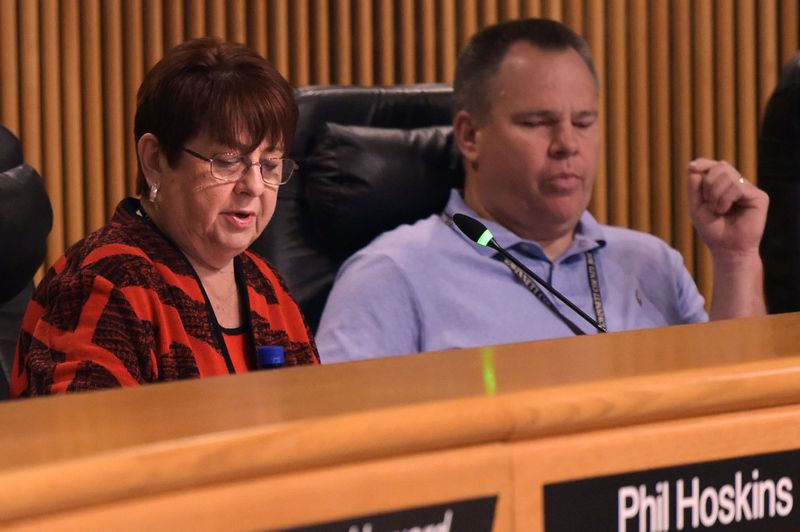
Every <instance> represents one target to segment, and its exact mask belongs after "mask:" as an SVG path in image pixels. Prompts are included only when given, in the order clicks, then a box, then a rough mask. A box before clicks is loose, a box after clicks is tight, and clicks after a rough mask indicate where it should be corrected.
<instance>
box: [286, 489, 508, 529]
mask: <svg viewBox="0 0 800 532" xmlns="http://www.w3.org/2000/svg"><path fill="white" fill-rule="evenodd" d="M496 506H497V496H494V497H483V498H480V499H467V500H462V501H453V502H448V503H444V504H435V505H432V506H419V507H416V508H407V509H405V510H398V511H394V512H386V513H380V514H374V515H363V516H359V517H353V518H351V519H344V520H342V521H335V522H327V523H318V524H315V525H309V526H304V527H299V528H290V529H285V530H287V532H311V531H314V532H395V531H397V530H418V531H420V532H422V531H425V532H484V531H485V532H491V530H492V524H493V523H494V512H495V507H496Z"/></svg>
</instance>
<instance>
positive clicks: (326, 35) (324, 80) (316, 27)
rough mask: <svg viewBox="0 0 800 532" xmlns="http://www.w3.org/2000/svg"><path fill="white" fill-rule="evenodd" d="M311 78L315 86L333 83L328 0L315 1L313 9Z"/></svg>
mask: <svg viewBox="0 0 800 532" xmlns="http://www.w3.org/2000/svg"><path fill="white" fill-rule="evenodd" d="M311 19H312V25H313V33H312V34H311V41H312V45H311V76H312V81H311V82H312V83H313V84H315V85H327V84H329V83H331V48H333V45H332V43H331V37H330V26H329V24H330V10H329V9H328V0H313V2H312V7H311Z"/></svg>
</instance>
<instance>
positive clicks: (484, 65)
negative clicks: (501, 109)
mask: <svg viewBox="0 0 800 532" xmlns="http://www.w3.org/2000/svg"><path fill="white" fill-rule="evenodd" d="M518 42H527V43H529V44H531V45H532V46H535V47H536V48H540V49H542V50H554V51H559V50H568V49H570V48H571V49H573V50H575V51H576V52H578V55H580V56H581V58H582V59H583V61H584V62H585V63H586V66H587V67H588V68H589V71H590V72H591V73H592V77H593V78H594V79H595V83H596V82H597V73H596V71H595V68H594V62H593V61H592V54H591V52H590V51H589V45H588V44H586V41H585V40H583V38H582V37H581V36H580V35H578V34H577V33H575V32H574V31H572V30H571V29H570V28H568V27H567V26H565V25H564V24H562V23H560V22H557V21H555V20H548V19H539V18H530V19H522V20H512V21H508V22H502V23H500V24H496V25H494V26H489V27H487V28H484V29H482V30H481V31H479V32H478V33H476V34H475V35H473V36H472V38H471V39H470V40H469V42H468V43H467V45H466V46H465V47H464V49H463V50H462V51H461V53H460V54H459V56H458V62H457V63H456V77H455V83H454V84H453V98H454V101H455V110H456V111H461V110H465V111H467V112H469V113H470V114H473V115H474V116H476V117H477V118H478V119H479V120H487V119H488V117H489V111H490V109H491V99H492V96H493V90H492V86H491V85H492V81H493V80H494V78H495V76H496V75H497V72H498V70H499V69H500V64H501V63H502V62H503V59H504V58H505V56H506V53H508V50H509V48H511V46H512V45H514V44H516V43H518Z"/></svg>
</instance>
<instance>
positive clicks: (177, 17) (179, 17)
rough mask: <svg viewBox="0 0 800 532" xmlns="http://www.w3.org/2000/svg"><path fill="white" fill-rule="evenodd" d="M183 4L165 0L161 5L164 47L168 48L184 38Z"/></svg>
mask: <svg viewBox="0 0 800 532" xmlns="http://www.w3.org/2000/svg"><path fill="white" fill-rule="evenodd" d="M183 7H184V4H183V2H182V1H180V2H167V3H165V4H164V5H163V10H164V15H163V16H164V49H165V50H169V49H170V48H174V47H175V46H177V45H178V44H180V43H182V42H183V41H184V40H185V37H184V31H183V24H184V17H185V12H184V9H183Z"/></svg>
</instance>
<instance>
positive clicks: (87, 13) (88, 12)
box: [79, 0, 119, 238]
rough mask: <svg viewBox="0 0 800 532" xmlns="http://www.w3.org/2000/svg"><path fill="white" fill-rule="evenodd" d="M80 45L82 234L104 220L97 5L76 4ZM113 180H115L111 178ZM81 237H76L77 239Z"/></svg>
mask: <svg viewBox="0 0 800 532" xmlns="http://www.w3.org/2000/svg"><path fill="white" fill-rule="evenodd" d="M80 15H81V19H80V36H81V40H80V44H81V55H80V59H79V63H80V66H81V71H80V75H81V78H82V83H81V85H82V87H83V90H82V91H81V96H82V101H81V103H82V106H83V112H82V115H83V121H82V123H83V138H82V143H81V144H82V145H83V153H82V155H83V161H84V173H85V177H84V179H85V184H84V190H83V192H84V203H85V232H89V231H94V230H96V229H99V228H100V227H102V226H103V224H105V223H106V221H107V220H108V215H109V214H110V212H106V202H105V198H106V192H105V182H106V176H105V170H104V161H105V158H106V153H105V152H106V149H105V135H104V132H103V105H104V103H103V81H102V71H101V70H102V67H101V65H102V59H101V56H100V52H101V50H102V47H101V42H102V41H101V38H100V29H101V28H100V2H99V0H82V1H81V3H80ZM115 179H119V178H118V177H115ZM82 236H83V235H80V236H79V238H81V237H82Z"/></svg>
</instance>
